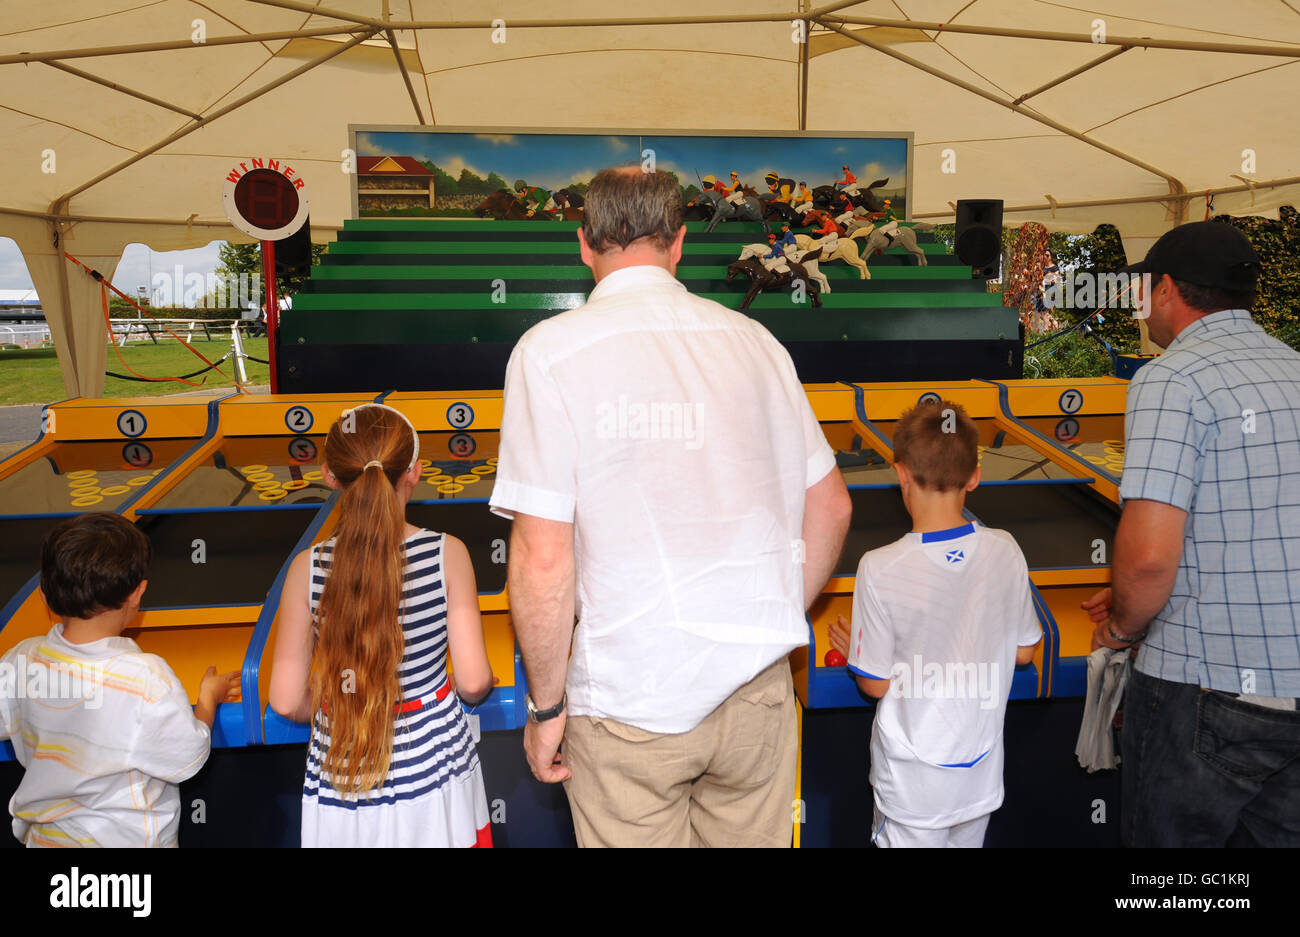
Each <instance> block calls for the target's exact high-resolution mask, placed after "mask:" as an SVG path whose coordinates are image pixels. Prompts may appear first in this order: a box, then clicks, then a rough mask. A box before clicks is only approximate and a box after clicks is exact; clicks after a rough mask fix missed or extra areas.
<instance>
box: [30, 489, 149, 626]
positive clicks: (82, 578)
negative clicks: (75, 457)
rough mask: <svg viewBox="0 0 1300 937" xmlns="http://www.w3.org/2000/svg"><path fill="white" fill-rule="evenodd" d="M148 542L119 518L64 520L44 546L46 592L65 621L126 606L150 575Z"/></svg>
mask: <svg viewBox="0 0 1300 937" xmlns="http://www.w3.org/2000/svg"><path fill="white" fill-rule="evenodd" d="M152 558H153V548H152V546H151V545H150V543H149V538H148V537H147V536H145V534H144V533H143V532H142V531H141V530H140V529H139V528H137V527H136V526H135V525H134V524H132V523H131V522H130V521H128V520H127V519H126V518H124V517H122V516H121V515H118V514H98V513H97V514H81V515H79V516H77V517H72V518H69V519H68V520H66V521H63V522H61V523H60V524H59V525H58V526H56V527H55V528H54V529H53V530H51V531H50V532H49V533H48V534H47V535H46V537H45V542H44V543H43V544H42V545H41V592H43V593H44V594H45V604H46V605H48V606H49V607H50V611H52V612H54V614H56V615H58V616H59V617H60V618H92V617H94V616H95V615H98V614H100V613H102V612H107V611H112V610H113V609H118V608H121V607H122V606H123V605H125V604H126V600H127V599H128V598H130V596H131V593H132V592H134V591H135V589H136V586H138V585H140V583H141V582H142V581H143V580H144V578H145V576H146V575H147V574H148V571H149V561H150V560H151V559H152Z"/></svg>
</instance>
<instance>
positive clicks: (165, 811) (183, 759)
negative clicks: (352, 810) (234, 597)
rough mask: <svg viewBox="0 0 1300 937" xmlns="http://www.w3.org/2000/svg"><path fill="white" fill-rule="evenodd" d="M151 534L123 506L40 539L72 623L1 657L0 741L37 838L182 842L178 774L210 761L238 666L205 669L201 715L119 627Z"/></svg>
mask: <svg viewBox="0 0 1300 937" xmlns="http://www.w3.org/2000/svg"><path fill="white" fill-rule="evenodd" d="M150 554H151V549H150V544H149V538H148V537H146V536H145V535H144V533H143V532H141V531H140V530H139V529H137V528H136V527H135V525H134V524H132V523H131V522H130V521H128V520H126V519H125V518H123V517H121V516H119V515H116V514H83V515H81V516H79V517H74V518H70V519H69V520H66V521H63V522H62V523H60V524H59V525H58V526H57V527H55V528H54V529H53V530H52V531H50V533H49V535H48V536H47V537H46V538H45V543H44V544H43V545H42V548H41V592H42V594H43V595H44V597H45V602H46V604H47V605H48V606H49V607H50V610H51V611H53V612H54V613H55V614H56V615H58V616H59V617H60V618H61V619H63V620H62V622H61V623H60V624H57V625H55V626H54V627H53V628H52V629H50V632H49V634H47V635H45V636H44V637H38V638H28V639H27V640H25V641H22V642H20V643H19V644H18V645H17V646H16V647H14V648H13V649H12V650H10V651H9V653H8V654H6V655H5V656H4V658H3V660H0V741H2V740H4V739H10V740H12V742H13V746H14V752H15V754H16V755H17V757H18V761H19V762H20V763H21V764H22V765H23V767H24V768H26V769H27V770H26V773H25V774H24V775H23V780H22V782H21V783H20V784H19V785H18V790H17V791H15V792H14V796H13V799H12V800H10V802H9V812H10V813H11V814H13V817H14V822H13V830H14V836H16V837H17V838H18V839H19V841H21V842H23V843H25V844H26V845H27V846H55V847H58V846H65V847H66V846H175V845H176V844H177V833H178V831H179V829H180V787H179V784H180V782H181V781H184V780H185V779H186V778H189V777H191V776H192V775H194V774H195V773H196V772H197V771H198V770H199V769H200V768H201V767H203V764H204V762H205V761H207V758H208V749H209V744H210V739H211V729H212V720H213V717H214V715H215V714H216V708H217V704H218V703H221V702H222V701H226V700H230V701H233V700H235V699H238V698H239V697H238V693H239V673H238V672H232V673H226V674H221V675H219V676H218V674H217V672H216V668H215V667H209V668H208V670H207V673H205V674H204V676H203V680H202V683H201V684H200V686H199V702H198V706H197V707H195V709H194V710H193V711H191V709H190V701H189V697H188V696H187V695H186V693H185V689H184V688H183V687H182V686H181V682H180V680H178V679H177V678H176V674H174V673H173V672H172V669H171V668H170V667H168V666H167V662H166V661H164V660H163V659H162V658H161V657H157V656H156V655H153V654H145V653H143V652H142V651H141V650H140V647H139V645H137V644H136V643H135V642H134V641H132V640H131V639H129V638H124V637H122V636H121V634H122V631H123V629H125V628H126V627H127V626H128V625H129V624H130V623H131V620H132V619H134V618H135V615H136V612H138V611H139V608H140V598H141V596H142V595H143V594H144V590H145V586H146V585H147V584H148V583H147V582H146V581H145V578H144V577H145V573H146V572H147V570H148V568H149V560H150Z"/></svg>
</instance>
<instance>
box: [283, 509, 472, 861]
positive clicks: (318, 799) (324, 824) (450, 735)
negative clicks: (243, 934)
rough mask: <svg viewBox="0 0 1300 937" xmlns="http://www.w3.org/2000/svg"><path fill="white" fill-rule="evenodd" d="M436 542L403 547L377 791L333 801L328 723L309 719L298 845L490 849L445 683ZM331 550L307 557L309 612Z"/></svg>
mask: <svg viewBox="0 0 1300 937" xmlns="http://www.w3.org/2000/svg"><path fill="white" fill-rule="evenodd" d="M442 545H443V535H442V534H438V533H433V532H431V531H428V530H421V531H419V532H417V533H415V534H412V535H411V536H409V537H407V538H406V541H405V545H404V546H405V550H406V568H405V574H404V577H403V586H402V604H401V606H400V608H401V622H402V631H403V632H404V633H405V636H406V650H405V653H404V654H403V655H402V664H401V668H400V677H401V687H402V703H401V704H399V706H398V711H397V713H396V714H395V716H394V719H393V755H392V762H391V764H390V765H389V767H388V775H387V776H386V777H385V778H384V782H383V784H382V785H381V786H380V787H379V788H377V789H375V790H371V791H367V792H365V793H362V794H346V793H341V792H339V791H336V790H335V789H334V788H333V787H332V786H331V785H330V783H329V778H328V776H327V775H324V773H323V771H322V769H321V761H322V757H323V754H324V752H325V751H326V750H327V749H328V747H329V725H328V719H327V717H325V716H324V715H323V714H322V713H319V712H318V713H316V717H315V719H314V720H313V725H312V736H311V744H310V745H309V746H308V749H307V777H306V781H305V783H304V785H303V792H302V845H303V846H304V847H312V846H376V847H392V846H491V845H492V833H491V824H490V822H489V819H488V807H487V794H486V792H485V790H484V787H483V772H482V770H481V769H480V767H479V760H478V751H477V749H475V747H474V740H473V738H472V737H471V735H470V730H469V722H468V720H467V719H466V718H465V713H464V711H463V710H462V709H461V707H460V698H459V697H458V696H457V695H456V694H455V693H454V692H451V691H450V687H449V686H448V683H447V592H446V588H445V586H444V583H443V572H442ZM333 548H334V540H333V539H330V540H327V541H326V542H324V543H321V544H317V545H316V546H314V547H312V551H311V612H312V616H313V618H314V617H315V615H316V613H317V608H318V607H319V604H320V598H321V594H322V593H323V592H324V589H325V577H326V576H327V575H328V574H329V570H330V558H331V555H332V553H333Z"/></svg>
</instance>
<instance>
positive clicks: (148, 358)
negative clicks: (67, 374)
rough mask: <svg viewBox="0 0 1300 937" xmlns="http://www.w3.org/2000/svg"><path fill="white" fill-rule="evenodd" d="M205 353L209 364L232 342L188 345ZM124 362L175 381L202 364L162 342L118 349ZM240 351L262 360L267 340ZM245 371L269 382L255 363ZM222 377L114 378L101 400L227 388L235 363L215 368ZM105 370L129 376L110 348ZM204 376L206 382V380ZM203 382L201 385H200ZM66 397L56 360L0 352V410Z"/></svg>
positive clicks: (255, 341)
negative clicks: (6, 407) (11, 355)
mask: <svg viewBox="0 0 1300 937" xmlns="http://www.w3.org/2000/svg"><path fill="white" fill-rule="evenodd" d="M192 347H193V348H194V349H195V350H197V351H200V352H202V353H203V355H204V357H206V358H207V359H208V360H209V361H212V362H216V360H217V359H218V358H220V357H221V356H222V355H224V354H225V353H226V352H228V351H230V341H229V340H225V341H211V342H205V341H200V340H198V339H195V341H194V344H193V346H192ZM119 350H120V351H121V353H122V360H124V361H125V362H126V363H127V364H128V365H129V366H130V367H131V368H133V369H134V370H136V371H138V372H139V373H140V374H143V375H144V376H146V377H174V376H176V375H180V374H188V373H190V372H191V371H197V370H198V369H199V368H203V367H206V365H205V364H204V363H203V362H202V361H201V360H199V358H198V357H197V356H195V355H194V354H192V353H191V352H190V351H187V350H186V349H185V348H184V347H182V346H181V345H180V344H178V343H177V342H175V341H171V340H169V341H168V342H167V343H166V344H159V345H157V346H155V345H153V344H145V345H140V344H135V343H132V344H130V345H128V346H127V347H126V348H122V349H119ZM244 350H245V351H246V352H247V353H248V354H250V355H253V356H254V357H256V358H261V359H263V360H266V339H265V338H254V339H246V340H245V342H244ZM245 365H246V367H247V368H248V380H249V382H250V383H253V384H266V383H268V382H269V381H270V379H271V377H270V368H268V367H267V366H266V365H264V364H258V363H256V362H254V361H248V362H245ZM219 367H220V368H221V370H222V371H223V372H224V373H225V376H224V377H223V376H222V375H221V374H218V373H217V372H216V371H209V372H207V374H202V375H199V376H198V377H193V378H190V380H191V381H192V382H193V384H194V385H197V386H191V385H190V384H183V383H180V382H178V381H159V382H148V383H145V382H140V381H124V380H119V379H118V378H113V377H109V378H105V379H104V396H105V397H159V396H163V395H166V394H179V393H185V392H186V391H194V390H206V389H208V388H212V387H231V386H233V383H234V380H233V379H234V376H235V367H234V361H233V360H227V361H225V362H224V363H222V364H221V365H219ZM105 370H106V371H114V372H116V373H118V374H130V373H131V372H130V371H128V370H126V368H124V367H123V366H122V361H119V360H118V357H117V355H115V354H114V353H113V350H112V349H111V348H110V349H108V356H107V359H106V363H105ZM205 378H206V381H205V380H204V379H205ZM200 381H203V383H202V384H200V383H199V382H200ZM67 396H68V393H67V390H66V389H65V388H64V386H63V375H62V372H60V370H59V362H58V359H57V358H55V357H53V356H50V357H41V356H33V355H30V354H26V355H25V354H23V353H21V352H19V353H18V354H17V355H15V356H13V357H9V356H6V355H5V353H4V352H0V406H8V405H11V404H23V403H52V402H54V401H56V400H64V399H66V398H67Z"/></svg>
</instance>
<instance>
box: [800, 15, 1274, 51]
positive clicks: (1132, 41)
mask: <svg viewBox="0 0 1300 937" xmlns="http://www.w3.org/2000/svg"><path fill="white" fill-rule="evenodd" d="M832 19H833V21H834V22H837V23H841V24H843V25H845V26H885V27H892V28H894V29H915V30H920V31H922V32H934V33H966V34H969V35H975V36H1002V37H1004V38H1007V39H1044V40H1047V41H1050V42H1086V43H1089V44H1090V45H1097V46H1102V45H1105V46H1136V47H1139V48H1143V49H1173V50H1177V51H1180V52H1232V53H1238V54H1244V55H1279V56H1282V57H1283V58H1300V45H1255V44H1250V43H1244V42H1193V41H1191V40H1187V39H1152V38H1151V37H1149V36H1111V35H1107V36H1106V41H1105V42H1097V41H1096V40H1095V39H1093V38H1092V34H1091V33H1063V32H1052V31H1049V30H1045V29H1009V28H1006V27H1003V26H967V25H964V24H959V23H928V22H923V21H921V20H899V19H889V18H886V17H883V16H835V17H833V18H832ZM823 25H827V24H823Z"/></svg>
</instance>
